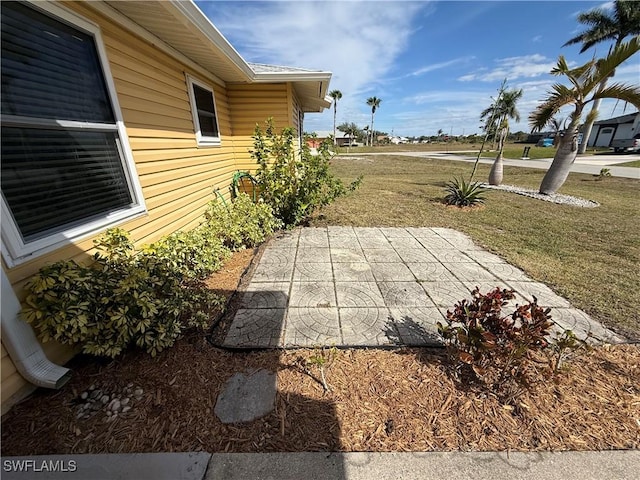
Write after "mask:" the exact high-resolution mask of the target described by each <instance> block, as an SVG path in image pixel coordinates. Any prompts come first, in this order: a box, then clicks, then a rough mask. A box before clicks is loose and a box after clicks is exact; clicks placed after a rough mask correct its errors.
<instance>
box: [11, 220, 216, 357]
mask: <svg viewBox="0 0 640 480" xmlns="http://www.w3.org/2000/svg"><path fill="white" fill-rule="evenodd" d="M96 246H97V248H98V249H99V252H97V253H96V254H95V255H94V261H93V263H91V264H90V265H80V264H78V263H76V262H73V261H62V262H57V263H55V264H53V265H49V266H46V267H44V268H42V269H41V270H40V272H39V273H38V274H37V275H35V276H34V277H33V278H32V279H31V280H30V281H29V282H28V284H27V287H26V288H27V292H28V294H27V298H26V302H25V303H26V306H25V308H24V309H23V311H22V315H23V318H24V319H25V320H26V321H27V322H28V323H31V324H33V326H34V327H35V329H36V330H37V332H38V333H39V336H40V338H41V339H42V340H43V341H45V342H46V341H48V340H50V339H55V340H56V341H58V342H60V343H63V344H70V345H77V344H80V345H81V346H82V351H83V352H84V353H89V354H93V355H99V356H107V357H115V356H117V355H118V354H120V353H121V352H122V351H123V350H124V349H126V348H127V347H128V346H130V345H132V344H135V345H137V346H139V347H141V348H144V349H145V350H146V351H147V352H148V353H150V354H151V355H154V356H155V355H156V354H157V353H158V352H160V351H162V350H163V349H164V348H166V347H169V346H171V345H173V343H174V342H175V341H176V339H177V338H178V337H179V335H180V334H181V332H182V331H183V330H185V329H188V328H193V327H199V328H204V327H206V326H207V323H208V315H207V312H208V311H210V310H211V309H213V308H216V307H219V306H220V305H221V304H222V302H221V299H220V298H219V297H217V296H216V295H213V294H212V293H211V292H210V291H208V290H206V289H204V288H201V287H200V286H198V285H197V284H193V283H188V282H185V281H184V278H183V274H182V272H180V271H179V270H177V269H175V268H174V267H175V265H174V264H171V263H167V262H166V259H165V258H163V257H161V256H156V255H153V254H149V253H147V252H144V253H141V254H137V253H136V251H135V248H134V246H133V244H132V243H131V241H130V239H129V236H128V234H127V233H126V232H125V231H123V230H120V229H112V230H109V231H107V232H106V233H105V235H104V236H103V237H102V238H101V239H100V240H98V241H96Z"/></svg>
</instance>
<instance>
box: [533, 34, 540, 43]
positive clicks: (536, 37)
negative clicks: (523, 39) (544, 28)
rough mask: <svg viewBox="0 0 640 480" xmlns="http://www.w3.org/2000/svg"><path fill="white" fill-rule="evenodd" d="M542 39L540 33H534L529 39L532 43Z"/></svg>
mask: <svg viewBox="0 0 640 480" xmlns="http://www.w3.org/2000/svg"><path fill="white" fill-rule="evenodd" d="M541 40H542V35H536V36H535V37H533V38H532V39H531V41H532V42H533V43H539V42H540V41H541Z"/></svg>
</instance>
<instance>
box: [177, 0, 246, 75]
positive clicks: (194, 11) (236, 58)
mask: <svg viewBox="0 0 640 480" xmlns="http://www.w3.org/2000/svg"><path fill="white" fill-rule="evenodd" d="M169 3H170V4H171V6H173V7H174V8H175V9H176V10H177V11H178V12H180V13H181V14H182V15H183V16H184V17H185V18H186V19H187V20H189V22H190V23H191V24H192V25H194V26H195V27H197V28H198V30H200V32H201V33H202V34H203V35H205V36H206V37H207V39H208V40H209V41H210V42H211V43H212V44H213V45H215V46H216V48H218V49H219V50H220V51H221V52H222V53H223V54H224V55H225V57H227V59H229V61H231V63H233V64H234V65H235V66H236V67H237V68H238V69H239V70H240V71H241V72H242V73H244V74H245V75H246V78H247V81H253V79H254V76H255V72H254V71H253V70H252V68H251V67H250V66H249V64H248V63H247V61H246V60H245V59H244V58H242V56H241V55H240V53H238V51H237V50H236V49H235V48H233V45H231V43H229V41H228V40H227V39H226V38H225V37H224V36H223V35H222V33H220V31H219V30H218V29H217V28H216V26H215V25H214V24H213V23H212V22H211V20H209V18H208V17H207V16H206V15H205V14H204V12H203V11H202V10H200V8H199V7H198V6H197V5H196V4H195V2H193V1H192V0H170V2H169Z"/></svg>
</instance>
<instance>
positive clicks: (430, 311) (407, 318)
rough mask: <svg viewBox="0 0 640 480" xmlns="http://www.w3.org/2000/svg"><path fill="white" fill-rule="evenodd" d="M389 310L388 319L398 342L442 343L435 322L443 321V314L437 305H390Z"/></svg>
mask: <svg viewBox="0 0 640 480" xmlns="http://www.w3.org/2000/svg"><path fill="white" fill-rule="evenodd" d="M389 312H390V317H389V320H390V321H391V323H392V324H393V326H395V329H396V331H397V333H398V336H399V340H398V343H401V344H403V345H433V346H441V345H442V342H441V341H440V337H439V336H438V327H437V323H438V322H441V323H444V316H443V314H442V312H441V311H440V309H438V308H437V307H392V308H390V309H389Z"/></svg>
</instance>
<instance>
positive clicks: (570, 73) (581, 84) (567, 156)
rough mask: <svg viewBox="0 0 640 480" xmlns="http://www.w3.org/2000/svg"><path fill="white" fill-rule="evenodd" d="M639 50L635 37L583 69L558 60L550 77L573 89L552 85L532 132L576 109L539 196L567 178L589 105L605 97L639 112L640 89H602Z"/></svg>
mask: <svg viewBox="0 0 640 480" xmlns="http://www.w3.org/2000/svg"><path fill="white" fill-rule="evenodd" d="M638 51H640V37H634V38H632V39H631V40H629V41H628V42H626V43H621V44H620V45H618V46H616V47H615V48H613V49H612V50H611V52H610V53H609V55H607V56H606V57H605V58H603V59H600V60H596V59H593V60H591V61H589V62H587V63H585V64H584V65H582V66H580V67H576V68H569V65H568V64H567V61H566V60H565V58H564V56H562V55H561V56H560V57H559V58H558V63H557V65H556V66H555V67H554V68H553V70H551V74H552V75H556V76H565V77H566V78H567V79H568V80H569V82H570V83H571V86H566V85H562V84H559V83H556V84H555V85H553V87H552V89H551V91H550V92H549V94H548V97H547V98H546V100H544V102H543V103H541V104H540V105H538V107H537V108H536V110H535V111H534V112H533V113H532V114H531V115H530V116H529V124H530V125H531V127H532V129H533V131H540V130H541V129H542V128H544V126H545V125H547V124H548V123H549V121H550V120H551V118H553V116H554V115H556V114H557V113H558V111H559V110H560V109H561V108H563V107H565V106H569V105H572V106H573V108H574V110H573V112H572V113H571V115H570V123H569V126H568V127H567V128H566V130H565V132H564V136H563V137H562V138H561V139H560V142H559V143H558V149H557V150H556V153H555V156H554V157H553V163H552V164H551V167H549V170H548V171H547V173H546V175H545V176H544V178H543V179H542V183H541V185H540V193H543V194H548V195H550V194H552V193H555V192H556V191H557V190H558V189H559V188H560V187H561V186H562V185H563V184H564V182H565V180H566V179H567V176H568V175H569V171H570V170H571V165H572V164H573V162H574V161H575V159H576V155H577V153H578V139H577V136H578V135H577V133H578V125H579V124H580V121H581V118H582V114H583V111H584V109H585V107H586V106H587V105H588V104H589V103H592V102H595V101H596V100H598V99H602V98H615V99H619V100H623V101H625V102H629V103H631V104H632V105H634V106H635V107H636V108H638V109H640V87H639V86H637V85H625V84H620V83H615V84H613V85H611V86H605V87H604V88H602V86H601V84H602V81H603V80H605V79H607V78H609V76H610V75H611V72H613V71H614V70H615V69H616V68H617V67H618V66H619V65H620V64H621V63H622V62H624V61H626V60H627V59H628V58H629V57H631V56H632V55H633V54H635V53H636V52H638ZM589 97H590V98H589ZM593 117H594V114H593V111H592V112H591V113H590V114H589V116H588V118H587V121H588V120H592V119H593Z"/></svg>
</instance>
